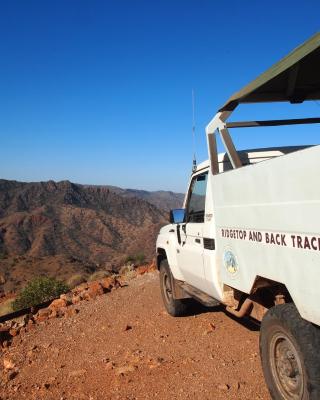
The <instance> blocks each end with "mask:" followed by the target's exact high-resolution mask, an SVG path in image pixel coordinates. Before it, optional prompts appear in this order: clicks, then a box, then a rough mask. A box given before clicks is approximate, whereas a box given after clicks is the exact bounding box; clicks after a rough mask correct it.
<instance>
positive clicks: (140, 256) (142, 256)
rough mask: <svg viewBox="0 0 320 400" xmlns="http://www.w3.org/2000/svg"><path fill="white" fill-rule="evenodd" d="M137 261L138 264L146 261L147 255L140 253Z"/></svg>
mask: <svg viewBox="0 0 320 400" xmlns="http://www.w3.org/2000/svg"><path fill="white" fill-rule="evenodd" d="M135 259H136V263H137V264H138V265H141V264H144V263H145V261H146V256H145V255H144V254H143V253H138V254H137V255H136V257H135Z"/></svg>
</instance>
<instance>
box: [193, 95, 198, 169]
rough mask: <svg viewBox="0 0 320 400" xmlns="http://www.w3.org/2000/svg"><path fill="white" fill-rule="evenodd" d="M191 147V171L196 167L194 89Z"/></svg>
mask: <svg viewBox="0 0 320 400" xmlns="http://www.w3.org/2000/svg"><path fill="white" fill-rule="evenodd" d="M192 147H193V161H192V172H195V171H196V169H197V160H196V123H195V117H194V90H193V89H192Z"/></svg>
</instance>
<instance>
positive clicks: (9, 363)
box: [3, 358, 15, 369]
mask: <svg viewBox="0 0 320 400" xmlns="http://www.w3.org/2000/svg"><path fill="white" fill-rule="evenodd" d="M3 367H4V369H13V368H14V367H15V365H14V363H13V362H12V361H11V360H9V359H8V358H4V359H3Z"/></svg>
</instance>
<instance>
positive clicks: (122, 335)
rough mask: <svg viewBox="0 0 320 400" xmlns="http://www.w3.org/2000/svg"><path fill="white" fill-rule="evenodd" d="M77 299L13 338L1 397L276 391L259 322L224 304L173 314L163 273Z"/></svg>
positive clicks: (242, 396) (227, 395)
mask: <svg viewBox="0 0 320 400" xmlns="http://www.w3.org/2000/svg"><path fill="white" fill-rule="evenodd" d="M77 308H78V309H79V310H80V312H79V313H78V314H77V315H74V316H72V317H69V318H62V319H52V320H49V321H48V322H45V323H41V324H39V325H36V326H34V328H33V329H32V330H30V331H28V332H27V333H24V334H23V335H20V336H18V337H16V338H14V344H13V346H11V347H10V348H9V349H8V350H6V351H5V352H4V353H3V354H2V356H1V357H2V359H3V360H10V362H12V363H13V364H14V365H15V367H16V368H17V369H18V374H17V375H16V376H15V377H14V378H13V379H12V380H10V381H9V382H7V383H5V382H3V381H2V383H1V384H0V399H1V400H2V399H15V400H18V399H19V400H20V399H28V400H29V399H39V400H40V399H41V400H42V399H48V400H51V399H52V400H69V399H72V400H80V399H86V400H100V399H102V400H104V399H106V400H107V399H121V400H122V399H127V400H129V399H130V400H133V399H161V400H165V399H201V400H202V399H204V400H205V399H208V400H209V399H211V400H219V399H237V400H249V399H250V400H251V399H253V400H256V399H270V397H269V395H268V392H267V389H266V386H265V383H264V380H263V376H262V372H261V367H260V359H259V349H258V336H259V332H258V330H257V329H256V328H255V327H254V325H251V324H248V323H247V324H245V325H243V324H240V323H239V322H238V321H235V320H233V319H231V318H230V317H229V316H227V315H226V314H225V313H224V312H223V311H222V310H221V309H219V308H218V309H215V310H214V309H211V310H208V309H205V308H202V307H199V308H196V309H195V310H194V312H195V314H193V315H191V316H188V317H184V318H172V317H170V316H169V315H167V314H166V313H165V312H164V309H163V306H162V301H161V297H160V291H159V285H158V274H157V273H150V274H146V275H143V276H140V277H138V278H136V279H134V280H131V281H130V282H129V287H125V288H122V289H118V290H116V291H113V292H111V293H109V294H105V295H102V296H100V297H98V298H97V299H96V300H92V301H89V302H82V303H81V304H80V305H78V306H77ZM3 360H2V362H1V368H2V364H3Z"/></svg>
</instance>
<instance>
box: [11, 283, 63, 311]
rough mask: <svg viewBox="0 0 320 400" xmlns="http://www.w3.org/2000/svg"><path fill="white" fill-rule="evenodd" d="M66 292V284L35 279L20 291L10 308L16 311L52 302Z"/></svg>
mask: <svg viewBox="0 0 320 400" xmlns="http://www.w3.org/2000/svg"><path fill="white" fill-rule="evenodd" d="M68 290H69V287H68V286H67V285H66V284H64V283H63V282H60V281H58V280H56V279H54V278H47V277H39V278H35V279H33V280H32V281H31V282H29V283H28V284H27V286H26V287H25V288H23V289H22V290H21V292H20V293H19V294H18V296H17V298H16V300H15V301H14V302H13V304H12V308H13V309H14V310H15V311H17V310H21V309H24V308H28V307H32V306H36V305H38V304H41V303H44V302H45V301H49V300H53V299H55V298H57V297H59V296H60V295H61V294H62V293H66V292H68Z"/></svg>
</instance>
